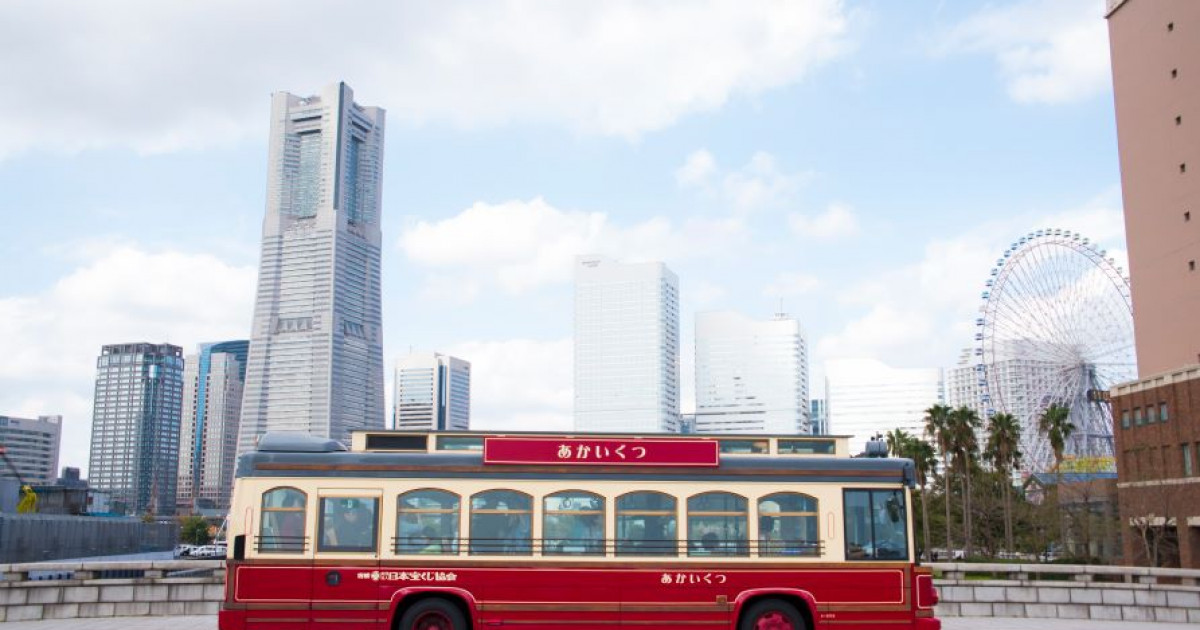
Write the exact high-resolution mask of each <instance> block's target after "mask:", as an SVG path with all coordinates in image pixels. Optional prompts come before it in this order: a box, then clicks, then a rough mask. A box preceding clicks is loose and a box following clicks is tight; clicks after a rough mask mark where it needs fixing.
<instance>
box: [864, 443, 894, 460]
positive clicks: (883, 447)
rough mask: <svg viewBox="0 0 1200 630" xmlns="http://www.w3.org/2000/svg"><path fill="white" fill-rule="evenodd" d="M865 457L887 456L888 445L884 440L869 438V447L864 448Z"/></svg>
mask: <svg viewBox="0 0 1200 630" xmlns="http://www.w3.org/2000/svg"><path fill="white" fill-rule="evenodd" d="M862 456H863V457H887V456H888V445H887V442H885V441H883V440H875V439H872V440H868V441H867V447H866V449H864V450H863V454H862Z"/></svg>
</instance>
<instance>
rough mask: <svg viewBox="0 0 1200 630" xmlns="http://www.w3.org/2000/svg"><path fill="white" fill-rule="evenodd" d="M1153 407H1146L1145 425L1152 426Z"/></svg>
mask: <svg viewBox="0 0 1200 630" xmlns="http://www.w3.org/2000/svg"><path fill="white" fill-rule="evenodd" d="M1155 411H1156V409H1155V408H1154V405H1146V424H1154V419H1155V418H1154V412H1155Z"/></svg>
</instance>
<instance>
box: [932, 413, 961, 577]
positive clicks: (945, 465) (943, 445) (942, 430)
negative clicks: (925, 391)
mask: <svg viewBox="0 0 1200 630" xmlns="http://www.w3.org/2000/svg"><path fill="white" fill-rule="evenodd" d="M951 412H952V410H951V409H950V407H949V406H947V405H934V406H932V407H930V408H928V409H926V410H925V435H927V436H929V438H930V439H931V440H933V441H934V442H936V443H937V450H938V452H939V453H941V454H942V475H944V477H943V479H944V481H945V483H944V484H943V486H944V487H943V490H944V493H943V494H944V495H945V496H944V497H943V498H944V499H945V500H946V552H947V553H948V554H950V557H951V558H953V557H954V543H953V542H951V540H950V459H949V458H950V414H951Z"/></svg>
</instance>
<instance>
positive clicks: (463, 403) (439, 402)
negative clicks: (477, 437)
mask: <svg viewBox="0 0 1200 630" xmlns="http://www.w3.org/2000/svg"><path fill="white" fill-rule="evenodd" d="M392 414H393V415H392V417H393V419H394V422H395V426H396V428H397V429H417V430H421V431H447V430H449V431H466V430H467V429H469V428H471V364H470V363H468V362H466V361H463V360H462V359H457V358H455V357H449V356H446V355H443V354H438V353H436V352H428V353H410V354H409V355H408V356H405V357H402V358H401V359H400V360H399V361H397V362H396V389H395V401H394V409H393V412H392Z"/></svg>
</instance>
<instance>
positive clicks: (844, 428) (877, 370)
mask: <svg viewBox="0 0 1200 630" xmlns="http://www.w3.org/2000/svg"><path fill="white" fill-rule="evenodd" d="M943 400H944V395H943V392H942V371H941V370H939V369H936V368H932V369H926V368H894V367H891V366H888V365H885V364H883V363H881V362H879V361H875V360H870V359H840V360H835V361H829V362H827V363H826V364H825V402H826V404H827V405H828V407H827V413H828V414H829V432H830V433H831V434H833V435H849V436H850V452H851V453H860V452H862V451H863V448H864V447H865V446H866V443H867V441H868V440H869V439H871V437H873V436H874V435H875V434H876V433H878V434H886V433H887V432H889V431H891V430H893V429H904V430H905V431H907V432H908V433H909V434H910V435H914V436H920V435H921V434H922V433H923V432H924V431H925V410H926V409H928V408H930V407H932V406H933V405H936V404H939V403H941V402H942V401H943Z"/></svg>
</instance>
